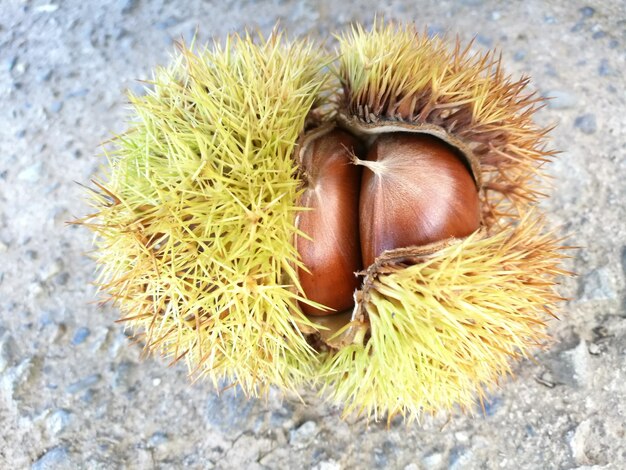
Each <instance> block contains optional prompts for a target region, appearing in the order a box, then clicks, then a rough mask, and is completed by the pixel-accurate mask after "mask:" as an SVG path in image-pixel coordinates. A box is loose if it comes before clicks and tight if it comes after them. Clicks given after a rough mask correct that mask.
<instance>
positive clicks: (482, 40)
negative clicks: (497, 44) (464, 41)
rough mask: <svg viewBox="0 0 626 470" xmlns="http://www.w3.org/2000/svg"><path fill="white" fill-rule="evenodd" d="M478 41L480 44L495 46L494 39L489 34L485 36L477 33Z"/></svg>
mask: <svg viewBox="0 0 626 470" xmlns="http://www.w3.org/2000/svg"><path fill="white" fill-rule="evenodd" d="M476 42H478V44H482V45H483V46H485V47H491V46H493V39H491V38H490V37H489V36H484V35H482V34H478V35H476Z"/></svg>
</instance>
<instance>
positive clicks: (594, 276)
mask: <svg viewBox="0 0 626 470" xmlns="http://www.w3.org/2000/svg"><path fill="white" fill-rule="evenodd" d="M611 277H612V276H611V273H610V272H609V270H608V268H606V267H602V268H598V269H594V270H592V271H591V272H590V273H588V274H586V275H585V276H582V277H581V278H580V282H581V283H582V295H581V300H612V299H615V298H616V297H617V292H616V291H615V289H614V288H613V285H612V282H611Z"/></svg>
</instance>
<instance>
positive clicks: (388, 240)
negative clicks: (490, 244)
mask: <svg viewBox="0 0 626 470" xmlns="http://www.w3.org/2000/svg"><path fill="white" fill-rule="evenodd" d="M355 162H356V163H357V164H359V165H363V166H364V167H365V169H364V170H363V175H362V182H361V197H360V206H359V221H360V224H359V226H360V236H361V249H362V256H363V262H364V265H365V266H369V265H371V264H372V263H374V260H375V259H376V257H377V256H379V255H380V254H381V253H382V252H383V251H386V250H391V249H394V248H403V247H409V246H423V245H426V244H428V243H433V242H437V241H440V240H444V239H446V238H450V237H464V236H467V235H469V234H471V233H472V232H474V231H475V230H476V229H478V227H479V225H480V201H479V197H478V190H477V188H476V183H475V182H474V179H473V177H472V175H471V173H470V170H469V169H468V167H467V165H466V164H465V163H464V162H463V161H462V160H461V157H460V156H459V155H458V154H457V152H456V151H455V150H454V149H453V148H452V147H451V146H450V145H448V144H446V143H445V142H443V141H442V140H440V139H438V138H436V137H433V136H430V135H426V134H413V133H389V134H383V135H381V136H379V137H378V138H377V139H376V140H375V141H374V143H373V145H372V146H371V147H370V149H369V152H368V154H367V160H365V161H363V160H359V159H356V160H355Z"/></svg>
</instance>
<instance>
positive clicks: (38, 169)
mask: <svg viewBox="0 0 626 470" xmlns="http://www.w3.org/2000/svg"><path fill="white" fill-rule="evenodd" d="M42 175H43V162H37V163H33V164H32V165H30V166H27V167H26V168H24V169H23V170H22V171H20V172H19V173H18V174H17V179H18V180H19V181H24V182H27V183H36V182H37V181H39V180H40V179H41V176H42Z"/></svg>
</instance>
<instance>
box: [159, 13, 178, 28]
mask: <svg viewBox="0 0 626 470" xmlns="http://www.w3.org/2000/svg"><path fill="white" fill-rule="evenodd" d="M178 23H180V19H178V18H176V17H175V16H169V17H168V18H165V19H164V20H163V21H159V22H157V23H156V24H155V25H154V26H155V27H156V29H160V30H164V29H168V28H171V27H172V26H176V25H177V24H178Z"/></svg>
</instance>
